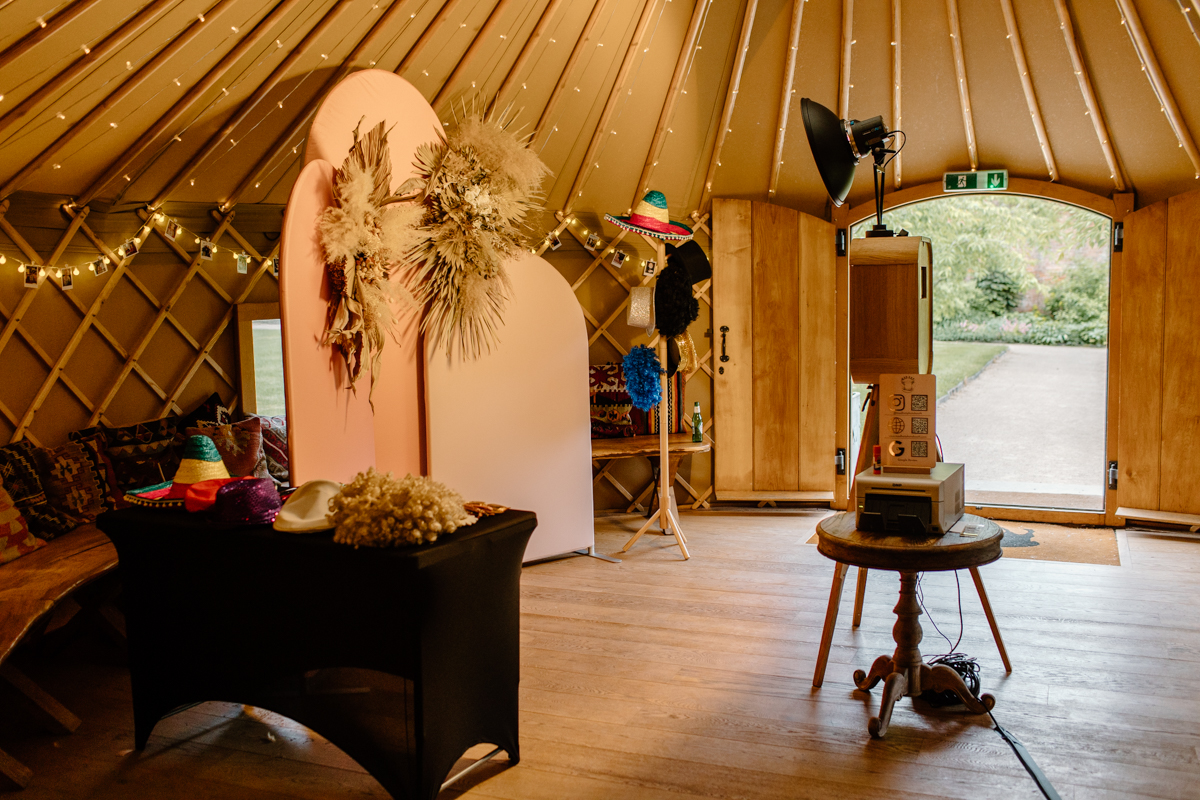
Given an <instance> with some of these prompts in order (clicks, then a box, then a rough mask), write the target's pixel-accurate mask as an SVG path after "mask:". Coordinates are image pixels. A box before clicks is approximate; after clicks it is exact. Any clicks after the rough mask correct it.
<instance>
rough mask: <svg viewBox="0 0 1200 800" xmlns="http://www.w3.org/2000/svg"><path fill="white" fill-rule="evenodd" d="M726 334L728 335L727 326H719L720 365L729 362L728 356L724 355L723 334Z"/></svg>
mask: <svg viewBox="0 0 1200 800" xmlns="http://www.w3.org/2000/svg"><path fill="white" fill-rule="evenodd" d="M727 333H729V326H728V325H722V326H721V362H722V363H724V362H726V361H728V360H729V356H727V355H725V334H727Z"/></svg>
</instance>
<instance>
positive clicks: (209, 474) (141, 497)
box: [125, 436, 242, 511]
mask: <svg viewBox="0 0 1200 800" xmlns="http://www.w3.org/2000/svg"><path fill="white" fill-rule="evenodd" d="M182 456H183V457H182V459H181V460H180V462H179V469H178V470H176V471H175V477H174V479H172V480H169V481H164V482H163V483H158V484H155V485H154V486H145V487H143V488H141V489H131V490H130V491H128V492H126V493H125V500H126V502H128V503H130V504H132V505H135V506H146V507H149V508H183V507H184V506H187V508H188V510H189V511H198V510H200V509H202V508H206V507H207V506H209V505H212V501H213V499H214V498H215V496H216V492H217V489H219V488H220V487H221V486H223V485H225V484H227V483H230V482H232V481H237V480H242V479H241V478H231V477H230V476H229V470H228V469H226V468H225V462H224V461H223V460H222V459H221V453H220V452H219V451H218V450H217V445H216V443H215V442H213V440H212V439H210V438H209V437H207V436H191V437H189V438H188V440H187V442H186V443H185V444H184V447H183V454H182Z"/></svg>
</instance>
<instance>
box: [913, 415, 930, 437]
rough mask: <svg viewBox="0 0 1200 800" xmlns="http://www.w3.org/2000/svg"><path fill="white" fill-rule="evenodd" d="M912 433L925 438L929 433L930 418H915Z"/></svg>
mask: <svg viewBox="0 0 1200 800" xmlns="http://www.w3.org/2000/svg"><path fill="white" fill-rule="evenodd" d="M912 432H913V435H914V436H924V435H926V434H928V433H929V417H913V420H912Z"/></svg>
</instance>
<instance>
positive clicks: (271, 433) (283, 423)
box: [246, 414, 291, 485]
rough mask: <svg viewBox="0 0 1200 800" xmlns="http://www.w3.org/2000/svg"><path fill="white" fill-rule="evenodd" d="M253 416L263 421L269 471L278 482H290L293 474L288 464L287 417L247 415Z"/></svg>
mask: <svg viewBox="0 0 1200 800" xmlns="http://www.w3.org/2000/svg"><path fill="white" fill-rule="evenodd" d="M251 417H254V418H256V419H258V420H259V421H260V422H262V443H263V454H264V455H266V457H267V472H268V473H270V475H271V477H272V478H274V479H275V482H276V483H281V484H284V485H286V484H288V483H289V482H290V481H291V475H290V467H289V466H288V449H287V448H288V443H287V417H283V416H278V417H265V416H262V415H259V414H247V415H246V419H250V418H251Z"/></svg>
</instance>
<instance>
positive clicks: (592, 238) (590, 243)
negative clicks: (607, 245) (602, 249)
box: [583, 233, 600, 252]
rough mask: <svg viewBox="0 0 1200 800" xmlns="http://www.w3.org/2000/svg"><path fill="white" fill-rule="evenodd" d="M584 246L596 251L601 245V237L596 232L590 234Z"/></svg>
mask: <svg viewBox="0 0 1200 800" xmlns="http://www.w3.org/2000/svg"><path fill="white" fill-rule="evenodd" d="M583 246H584V247H586V248H587V249H588V250H592V251H593V252H594V251H595V249H596V248H597V247H599V246H600V237H599V236H597V235H596V234H594V233H592V234H589V235H588V238H587V242H586V243H585V244H584V245H583Z"/></svg>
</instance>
